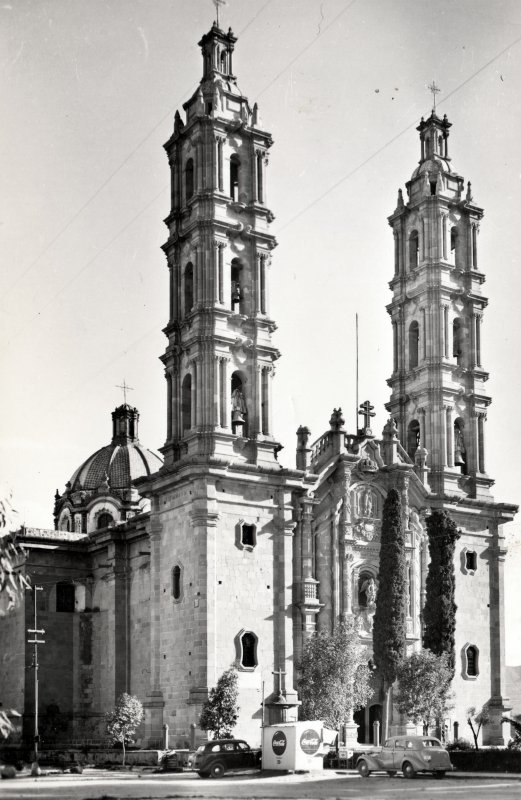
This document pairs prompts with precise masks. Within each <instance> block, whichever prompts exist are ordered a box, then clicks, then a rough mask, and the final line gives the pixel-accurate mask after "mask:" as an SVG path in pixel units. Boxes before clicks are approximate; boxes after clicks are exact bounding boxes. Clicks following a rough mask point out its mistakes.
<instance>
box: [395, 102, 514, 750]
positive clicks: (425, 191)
mask: <svg viewBox="0 0 521 800" xmlns="http://www.w3.org/2000/svg"><path fill="white" fill-rule="evenodd" d="M434 90H435V87H434ZM450 128H451V123H450V122H449V121H448V119H447V117H446V116H444V117H443V119H440V118H439V117H438V116H437V114H436V111H435V109H433V111H432V113H431V115H430V117H429V118H428V119H427V120H424V119H423V118H422V120H421V122H420V125H419V126H418V128H417V130H418V132H419V134H420V161H419V166H418V167H416V169H415V170H414V172H413V174H412V177H411V179H410V181H408V182H407V183H406V189H407V197H406V198H404V197H403V195H402V192H401V190H399V192H398V203H397V206H396V209H395V211H394V212H393V214H391V216H390V217H389V224H390V225H391V227H392V229H393V233H394V276H393V278H392V280H391V281H390V284H389V285H390V288H391V290H392V292H393V299H392V301H391V303H390V304H389V306H388V307H387V310H388V312H389V314H390V316H391V320H392V328H393V342H394V356H393V361H394V363H393V372H392V375H391V377H390V378H389V380H388V384H389V386H390V388H391V398H390V401H389V403H388V404H387V408H388V410H389V411H390V413H391V416H392V417H393V418H394V420H395V421H396V423H397V425H398V436H399V438H400V440H401V443H402V445H403V447H404V448H405V450H406V451H407V453H408V455H409V456H410V458H411V459H412V460H413V461H414V462H415V463H416V464H417V465H418V464H419V463H420V462H422V461H423V462H425V459H426V463H427V468H428V471H429V484H430V489H431V496H430V497H429V498H428V506H430V507H431V508H444V509H446V510H447V511H448V513H449V514H450V515H451V517H452V518H453V519H454V521H455V522H456V525H457V526H458V529H459V531H460V534H461V535H460V539H459V541H458V545H457V548H456V554H455V564H454V567H455V574H456V604H457V607H458V610H457V615H456V674H455V678H454V682H453V688H454V690H455V696H456V707H455V710H454V712H453V717H452V718H453V719H454V720H455V721H457V722H458V724H460V723H461V721H463V719H464V715H465V710H464V707H465V703H466V704H467V706H470V705H475V706H484V705H486V707H487V709H488V711H489V714H490V721H489V722H488V723H487V725H486V726H485V727H484V732H483V741H484V743H485V744H502V743H503V741H504V740H503V731H502V726H501V721H500V718H501V715H502V714H504V713H505V712H506V711H507V710H508V708H509V706H508V698H506V697H505V672H504V648H505V628H504V576H503V569H504V560H505V555H506V546H505V539H504V534H503V530H502V528H503V523H505V522H508V521H510V520H511V519H512V518H513V516H514V514H515V513H516V511H517V507H516V506H514V505H507V504H506V503H496V502H494V499H493V497H492V495H491V491H490V489H491V486H492V484H493V483H494V481H493V480H492V479H491V478H490V477H489V476H488V475H487V472H486V465H485V422H486V416H487V408H488V406H489V404H490V402H491V400H490V397H489V396H488V394H487V392H486V388H485V387H486V382H487V379H488V373H487V372H486V371H485V369H484V367H483V364H482V358H481V336H482V334H481V331H482V318H483V312H484V309H485V307H486V305H487V302H488V301H487V299H486V297H484V296H483V294H482V292H481V287H482V285H483V283H484V281H485V275H484V274H483V272H482V271H481V264H480V260H479V255H478V231H479V224H480V220H481V218H482V217H483V210H482V209H481V208H480V207H479V206H477V205H476V204H475V202H474V200H473V197H472V190H471V185H470V183H467V185H466V186H465V181H464V180H463V178H462V177H461V176H460V175H458V174H457V173H456V172H454V170H453V168H452V164H451V158H450V156H449V146H448V139H449V130H450ZM478 619H479V622H478Z"/></svg>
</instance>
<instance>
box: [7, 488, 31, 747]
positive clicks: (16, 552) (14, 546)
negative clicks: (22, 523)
mask: <svg viewBox="0 0 521 800" xmlns="http://www.w3.org/2000/svg"><path fill="white" fill-rule="evenodd" d="M17 525H18V518H17V512H16V511H15V509H14V508H13V504H12V499H11V492H10V491H8V490H7V489H5V488H4V487H2V488H0V617H4V616H6V614H8V613H9V612H10V611H12V610H13V609H14V608H15V607H16V605H17V604H18V602H19V601H20V597H21V596H22V595H23V592H24V591H25V589H26V588H28V587H29V585H30V584H29V582H28V580H27V578H26V577H25V575H24V574H23V566H24V559H25V551H24V549H23V548H22V547H20V545H19V544H18V543H17V541H16V536H15V534H14V533H13V531H14V530H15V529H16V527H17ZM15 716H16V717H19V716H20V714H19V713H18V712H17V711H15V710H14V709H11V710H9V711H8V710H5V709H0V739H6V738H7V737H8V736H9V734H11V733H12V732H13V730H14V727H13V724H12V722H11V717H15Z"/></svg>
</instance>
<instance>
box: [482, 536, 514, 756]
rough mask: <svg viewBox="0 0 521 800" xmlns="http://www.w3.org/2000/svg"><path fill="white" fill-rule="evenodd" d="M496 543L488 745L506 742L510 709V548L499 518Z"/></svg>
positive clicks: (492, 575)
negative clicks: (506, 601) (507, 580)
mask: <svg viewBox="0 0 521 800" xmlns="http://www.w3.org/2000/svg"><path fill="white" fill-rule="evenodd" d="M489 531H490V533H491V534H492V536H493V539H494V544H493V546H492V547H491V551H490V562H489V564H490V676H491V687H490V691H491V699H490V700H489V702H488V708H489V712H490V722H489V723H488V724H487V725H486V726H485V730H484V731H483V743H484V744H485V745H500V746H501V745H504V743H505V740H504V727H505V726H504V725H502V724H501V717H502V716H503V715H505V714H506V713H507V712H508V711H509V710H510V709H511V705H510V703H509V700H508V697H507V694H506V675H505V608H504V598H505V575H504V570H505V558H506V554H507V548H506V545H505V539H504V537H503V534H502V531H501V528H500V527H498V524H497V522H496V521H494V522H493V523H492V524H490V526H489Z"/></svg>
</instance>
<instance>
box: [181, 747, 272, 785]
mask: <svg viewBox="0 0 521 800" xmlns="http://www.w3.org/2000/svg"><path fill="white" fill-rule="evenodd" d="M192 764H193V768H194V770H195V771H196V772H198V773H199V775H200V776H201V778H208V777H210V778H222V776H223V775H224V773H225V772H232V771H234V770H240V769H255V768H257V769H260V766H261V751H260V750H259V749H252V748H251V747H250V745H249V744H247V743H246V742H244V741H242V739H213V741H211V742H206V744H202V745H201V746H200V747H198V748H197V750H196V753H195V757H194V758H193V760H192Z"/></svg>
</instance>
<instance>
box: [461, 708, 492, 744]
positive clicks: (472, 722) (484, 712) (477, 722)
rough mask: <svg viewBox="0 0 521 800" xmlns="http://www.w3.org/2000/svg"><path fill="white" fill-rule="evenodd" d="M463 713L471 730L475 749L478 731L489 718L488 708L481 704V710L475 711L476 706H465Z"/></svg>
mask: <svg viewBox="0 0 521 800" xmlns="http://www.w3.org/2000/svg"><path fill="white" fill-rule="evenodd" d="M465 715H466V717H467V722H468V724H469V727H470V730H471V731H472V736H473V737H474V747H475V748H476V750H478V749H479V745H478V736H479V732H480V730H481V728H482V726H483V725H485V724H486V723H487V722H488V721H489V719H490V714H489V711H488V708H487V707H486V706H483V708H482V709H481V711H476V706H470V708H467V710H466V712H465Z"/></svg>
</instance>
